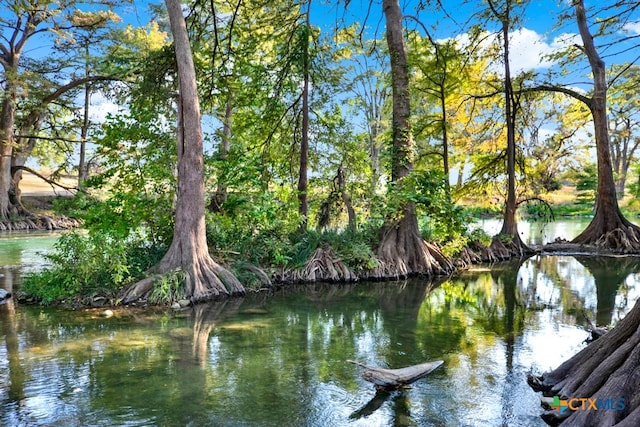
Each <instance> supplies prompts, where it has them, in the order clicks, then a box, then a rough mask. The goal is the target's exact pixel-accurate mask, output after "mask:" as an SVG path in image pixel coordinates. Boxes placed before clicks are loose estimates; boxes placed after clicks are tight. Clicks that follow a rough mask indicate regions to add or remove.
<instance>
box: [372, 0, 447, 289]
mask: <svg viewBox="0 0 640 427" xmlns="http://www.w3.org/2000/svg"><path fill="white" fill-rule="evenodd" d="M383 9H384V15H385V18H386V23H387V45H388V47H389V55H390V59H391V81H392V109H393V119H392V120H393V124H392V137H393V158H392V165H391V180H392V181H393V182H395V183H399V182H400V181H402V179H404V178H405V177H406V176H407V175H409V173H410V172H411V170H412V169H413V149H414V147H413V145H414V144H413V139H412V137H411V125H410V122H409V116H410V103H409V101H410V94H409V68H408V67H409V66H408V64H407V53H406V49H405V43H404V39H403V36H402V12H401V10H400V5H399V3H398V0H384V2H383ZM381 234H382V240H381V243H380V247H379V249H378V254H377V255H378V261H379V264H380V265H379V267H378V268H377V269H375V270H374V271H373V272H372V275H373V276H374V277H378V278H390V277H406V276H409V275H413V274H425V275H433V274H437V273H446V272H450V271H452V270H453V264H452V263H451V262H450V261H449V260H448V259H447V257H446V256H444V255H443V254H442V252H441V251H440V249H439V248H438V247H437V246H436V245H432V244H428V243H427V242H425V241H424V240H423V239H422V236H421V235H420V230H419V228H418V220H417V217H416V211H415V206H414V205H413V203H411V202H408V201H405V202H404V204H403V206H402V208H401V212H400V217H399V218H397V219H389V220H387V222H386V224H385V225H384V226H383V228H382V230H381Z"/></svg>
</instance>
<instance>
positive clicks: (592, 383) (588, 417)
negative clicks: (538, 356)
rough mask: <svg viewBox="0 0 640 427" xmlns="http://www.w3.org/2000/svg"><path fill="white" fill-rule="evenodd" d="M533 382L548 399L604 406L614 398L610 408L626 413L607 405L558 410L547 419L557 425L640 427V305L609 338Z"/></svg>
mask: <svg viewBox="0 0 640 427" xmlns="http://www.w3.org/2000/svg"><path fill="white" fill-rule="evenodd" d="M528 382H529V385H530V386H531V387H532V388H533V389H534V390H536V391H542V392H543V394H544V395H545V396H558V397H559V398H560V399H562V400H569V399H572V398H577V399H595V400H597V399H601V400H602V402H603V405H605V404H606V402H607V399H612V402H611V401H610V402H609V403H613V404H615V405H616V407H617V408H619V409H621V410H612V408H609V409H608V410H603V407H602V406H601V408H600V410H597V411H595V410H590V411H587V410H578V411H573V410H570V409H567V410H565V411H563V412H560V411H559V410H557V409H553V410H549V411H547V412H545V413H544V414H543V416H542V417H543V419H544V420H545V421H546V422H547V423H549V424H551V425H557V424H560V423H562V425H563V426H580V427H589V426H593V427H600V426H614V425H615V426H619V427H622V426H629V427H631V426H638V425H640V300H639V301H637V302H636V304H635V306H634V307H633V309H632V310H631V311H630V312H629V313H628V314H627V315H626V316H625V318H624V319H622V320H621V321H620V322H619V323H618V324H617V325H616V327H615V328H613V329H612V330H611V331H610V332H609V333H607V334H605V335H604V336H603V337H602V338H599V339H598V340H596V341H594V342H592V343H591V344H589V345H588V346H587V347H585V348H584V349H583V350H582V351H580V352H579V353H578V354H576V355H575V356H573V357H572V358H571V359H569V360H567V361H566V362H564V363H563V364H561V365H560V366H559V367H558V368H556V369H555V370H553V371H551V372H548V373H546V374H544V375H542V376H540V377H534V376H529V378H528ZM619 399H622V400H619ZM592 401H593V400H592ZM573 402H574V403H573V406H574V407H576V406H580V402H578V403H575V402H577V401H573ZM622 407H624V408H622Z"/></svg>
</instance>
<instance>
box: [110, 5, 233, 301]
mask: <svg viewBox="0 0 640 427" xmlns="http://www.w3.org/2000/svg"><path fill="white" fill-rule="evenodd" d="M166 5H167V11H168V12H169V20H170V23H171V31H172V33H173V37H174V44H175V51H176V60H177V63H178V84H179V99H178V135H177V136H178V144H177V145H178V189H177V198H176V212H175V228H174V233H173V241H172V242H171V246H170V247H169V249H168V251H167V253H166V254H165V256H164V257H163V258H162V260H161V261H160V263H159V264H158V265H157V266H155V267H154V268H153V269H152V270H150V272H149V273H155V274H159V275H162V274H166V273H168V272H171V271H174V270H176V269H179V270H182V271H183V272H184V273H186V279H185V295H186V296H187V297H188V298H189V299H191V301H192V302H199V301H205V300H209V299H213V298H216V297H219V296H229V295H237V294H242V293H244V287H243V286H242V284H241V283H240V282H239V281H238V279H236V277H235V276H234V275H233V274H231V273H230V272H229V271H228V270H226V269H225V268H223V267H222V266H220V265H218V264H217V263H216V262H215V261H213V259H212V258H211V256H210V255H209V250H208V246H207V241H206V230H205V218H204V215H205V191H204V171H203V162H204V160H203V137H202V126H201V122H200V105H199V100H198V90H197V85H196V74H195V67H194V64H193V57H192V54H191V46H190V45H189V37H188V33H187V27H186V23H185V20H184V17H183V15H182V10H181V7H180V2H179V0H166ZM152 283H153V280H148V279H147V280H142V281H140V282H138V283H137V284H135V285H134V286H132V287H131V288H130V289H129V290H128V291H127V293H126V295H125V297H124V298H123V301H124V302H125V303H127V302H131V301H134V300H136V299H139V298H140V297H142V296H144V295H146V294H147V293H148V292H149V291H150V289H151V288H150V286H151V285H152Z"/></svg>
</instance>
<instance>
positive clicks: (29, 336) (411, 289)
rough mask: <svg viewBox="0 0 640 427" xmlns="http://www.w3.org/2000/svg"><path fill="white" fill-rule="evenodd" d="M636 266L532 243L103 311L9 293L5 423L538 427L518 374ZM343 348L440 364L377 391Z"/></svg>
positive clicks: (545, 358) (564, 351) (574, 330)
mask: <svg viewBox="0 0 640 427" xmlns="http://www.w3.org/2000/svg"><path fill="white" fill-rule="evenodd" d="M2 243H3V241H0V248H1V247H2V245H1V244H2ZM0 250H2V249H0ZM639 273H640V262H638V260H637V259H636V258H606V259H601V258H585V257H581V258H578V259H577V258H574V257H567V256H562V257H534V258H531V259H529V260H527V261H525V262H523V263H522V264H519V263H517V262H510V263H504V264H499V265H493V266H492V267H491V268H489V267H486V268H484V267H478V268H474V269H472V270H469V271H465V272H463V273H462V274H460V275H459V276H458V277H455V278H451V279H449V280H446V281H444V282H441V283H434V282H428V281H424V280H415V281H407V282H399V283H358V284H352V285H341V286H321V285H313V286H306V287H301V288H299V289H297V290H292V291H287V292H278V293H275V294H273V295H253V296H251V297H247V298H245V299H235V300H230V301H226V302H223V303H218V304H210V305H200V306H197V307H195V308H191V309H189V310H186V311H183V312H178V313H176V312H171V311H168V310H159V311H157V312H149V311H136V310H131V309H123V310H117V311H116V312H115V315H114V316H113V317H110V318H104V317H102V316H100V312H99V311H92V310H86V311H67V310H59V309H44V308H36V307H25V306H17V305H16V304H15V303H14V302H13V301H9V302H8V303H6V304H3V305H0V425H8V426H14V425H16V426H21V425H23V426H31V425H34V426H40V425H46V426H113V425H118V426H143V425H145V426H147V425H162V426H174V425H175V426H204V425H211V426H342V425H345V426H351V425H353V426H378V425H379V426H386V425H399V426H507V425H508V426H512V425H513V426H516V425H526V426H538V425H539V426H543V425H545V424H544V423H543V422H542V421H541V419H540V418H539V414H540V406H539V395H537V394H536V393H534V392H533V391H531V390H530V389H529V387H528V386H527V384H526V381H525V376H526V373H527V372H529V371H531V370H533V371H534V372H543V371H546V370H548V369H551V368H553V367H556V366H557V365H558V364H559V363H561V362H562V361H563V360H564V359H566V358H568V357H570V356H571V355H572V354H574V353H575V352H576V351H577V350H578V349H580V348H581V347H582V346H583V345H584V343H583V341H584V339H585V338H586V337H587V336H588V334H587V332H586V331H585V329H584V325H585V317H588V318H590V319H592V320H594V321H597V322H598V323H599V324H608V323H611V322H616V321H617V320H618V319H619V318H620V317H621V316H623V315H624V313H626V312H627V311H628V310H629V309H630V307H631V305H632V304H633V303H634V301H635V300H636V298H638V296H640V295H639V294H640V285H638V281H639V280H640V275H639ZM3 277H4V286H5V287H6V286H7V284H8V278H7V276H6V275H5V276H3ZM2 283H3V282H0V286H1V284H2ZM349 359H351V360H356V361H359V362H362V363H365V364H370V365H377V366H383V367H392V368H396V367H402V366H407V365H412V364H416V363H421V362H424V361H430V360H435V359H442V360H444V362H445V363H444V365H443V366H442V367H440V368H438V369H437V370H436V371H434V372H433V373H431V374H430V375H429V376H428V377H427V378H426V379H423V380H419V381H418V382H416V383H414V385H413V387H412V388H411V389H409V390H404V391H398V392H393V393H389V394H382V393H376V392H375V390H374V388H373V386H372V385H371V384H370V383H367V382H365V381H364V380H362V379H361V377H360V375H361V372H362V369H361V368H360V367H358V366H356V365H353V364H351V363H348V362H347V360H349Z"/></svg>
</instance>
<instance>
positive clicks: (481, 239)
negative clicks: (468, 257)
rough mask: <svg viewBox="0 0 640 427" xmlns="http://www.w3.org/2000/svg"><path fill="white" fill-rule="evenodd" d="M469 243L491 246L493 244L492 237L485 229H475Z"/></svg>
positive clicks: (470, 235)
mask: <svg viewBox="0 0 640 427" xmlns="http://www.w3.org/2000/svg"><path fill="white" fill-rule="evenodd" d="M469 241H471V242H478V243H480V244H482V245H484V246H489V245H490V244H491V236H490V235H489V234H488V233H487V232H486V231H484V230H483V229H481V228H475V229H473V230H471V232H469Z"/></svg>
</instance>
